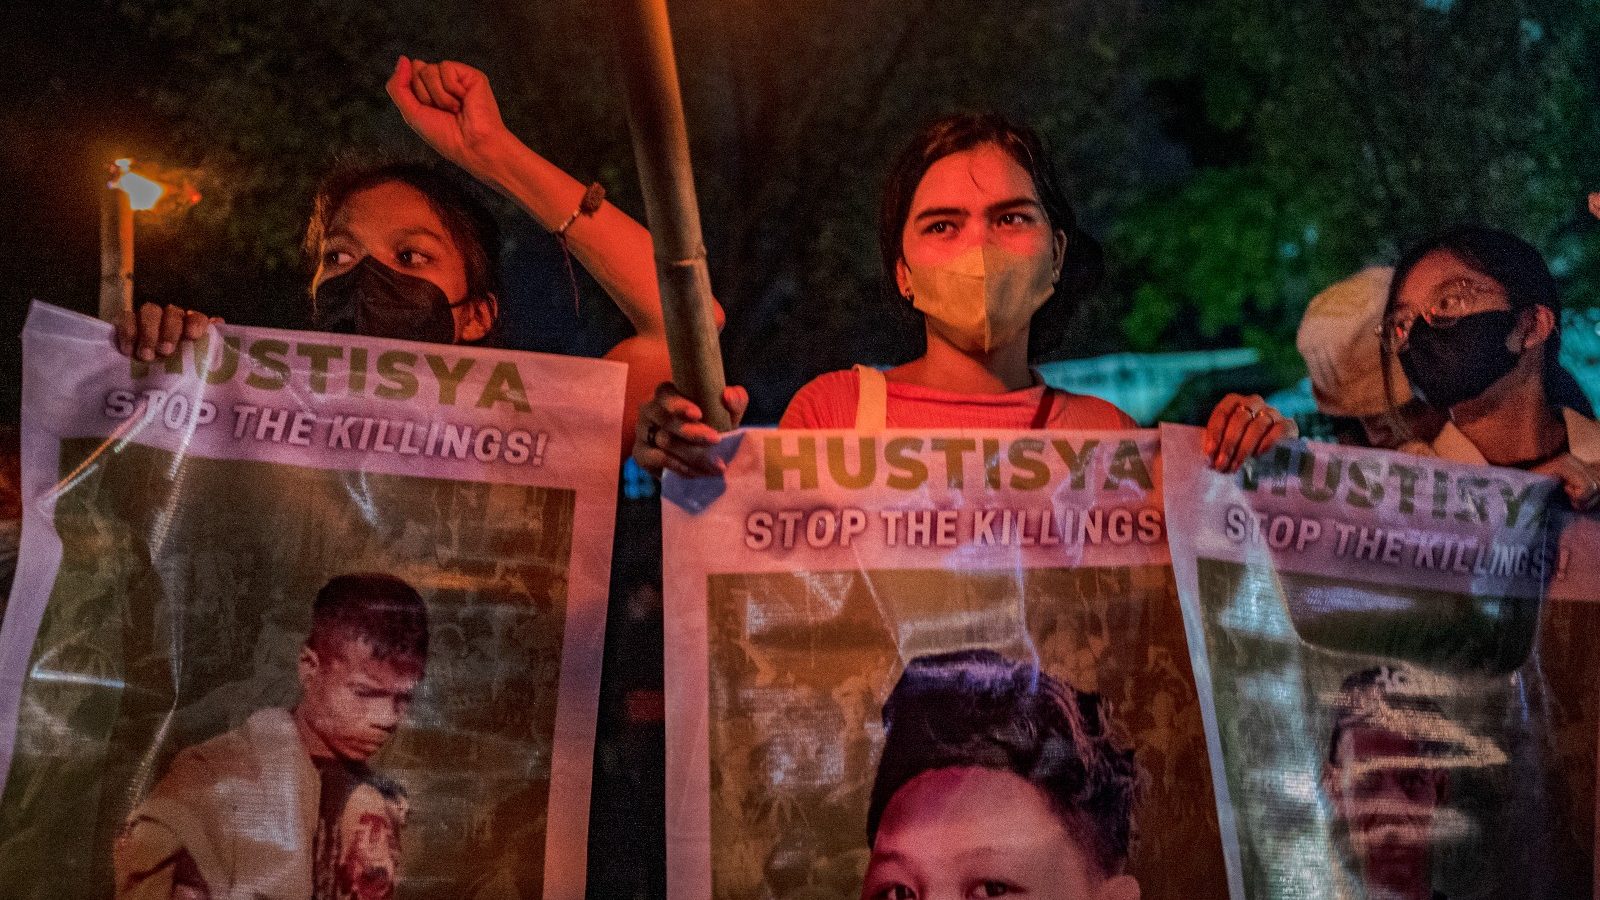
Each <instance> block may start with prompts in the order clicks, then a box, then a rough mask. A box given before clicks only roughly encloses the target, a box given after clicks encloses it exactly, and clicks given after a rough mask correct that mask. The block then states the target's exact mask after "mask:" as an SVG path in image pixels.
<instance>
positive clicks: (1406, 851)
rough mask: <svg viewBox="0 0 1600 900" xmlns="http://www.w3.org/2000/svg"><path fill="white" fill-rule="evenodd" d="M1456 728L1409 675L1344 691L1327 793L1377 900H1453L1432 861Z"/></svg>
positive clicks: (1399, 673) (1357, 679) (1372, 675)
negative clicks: (1440, 885) (1439, 885)
mask: <svg viewBox="0 0 1600 900" xmlns="http://www.w3.org/2000/svg"><path fill="white" fill-rule="evenodd" d="M1457 730H1458V729H1455V728H1453V727H1452V725H1451V723H1449V722H1448V720H1446V718H1445V716H1444V714H1443V711H1442V710H1441V709H1440V707H1439V705H1438V703H1437V702H1435V701H1433V700H1432V699H1430V698H1428V697H1427V696H1425V695H1424V694H1423V693H1422V692H1421V691H1420V690H1418V688H1417V685H1416V683H1415V680H1414V678H1413V677H1412V675H1411V673H1410V672H1408V671H1407V670H1406V669H1405V668H1403V667H1397V666H1379V667H1376V668H1371V669H1366V670H1364V671H1361V672H1356V673H1354V674H1352V675H1350V676H1349V677H1347V678H1345V680H1344V683H1343V684H1342V685H1341V686H1340V689H1339V697H1338V701H1337V705H1336V707H1335V716H1334V724H1333V734H1332V738H1331V739H1330V741H1329V746H1328V758H1327V765H1326V770H1325V774H1324V787H1325V790H1326V791H1327V795H1328V798H1329V800H1330V801H1331V803H1332V806H1333V815H1334V821H1335V825H1336V826H1337V827H1338V828H1339V829H1340V830H1342V831H1343V833H1344V834H1345V836H1346V838H1347V840H1348V849H1349V853H1350V855H1351V857H1352V862H1353V863H1354V865H1355V867H1356V869H1357V870H1358V871H1359V873H1360V876H1361V879H1362V881H1363V882H1364V883H1365V884H1366V889H1367V896H1369V897H1371V898H1373V900H1445V895H1444V894H1443V893H1441V892H1440V891H1438V890H1435V888H1434V859H1433V857H1434V845H1435V843H1436V842H1437V841H1438V839H1439V837H1440V835H1441V832H1442V831H1444V830H1445V829H1446V828H1447V827H1448V824H1447V823H1448V822H1449V821H1450V808H1449V801H1450V767H1451V766H1452V765H1454V764H1456V763H1459V762H1460V759H1459V754H1458V750H1459V745H1458V742H1456V741H1454V740H1452V739H1451V738H1450V735H1451V734H1452V733H1453V732H1454V731H1457Z"/></svg>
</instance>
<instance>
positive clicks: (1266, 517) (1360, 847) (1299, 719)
mask: <svg viewBox="0 0 1600 900" xmlns="http://www.w3.org/2000/svg"><path fill="white" fill-rule="evenodd" d="M1161 437H1162V451H1163V458H1164V459H1165V461H1166V463H1167V469H1166V476H1167V477H1166V502H1167V515H1168V517H1169V521H1172V522H1174V523H1176V522H1182V523H1184V527H1182V528H1178V527H1173V528H1172V529H1171V532H1170V538H1171V545H1172V561H1173V568H1174V571H1175V572H1176V574H1177V578H1178V586H1179V589H1180V591H1181V592H1182V595H1183V604H1184V614H1185V620H1186V623H1187V625H1188V627H1189V635H1190V646H1191V649H1192V652H1193V653H1194V660H1195V663H1194V668H1195V677H1196V681H1197V683H1198V685H1199V688H1200V696H1201V701H1202V705H1203V707H1204V709H1205V712H1206V730H1207V734H1208V738H1209V740H1210V744H1211V746H1212V748H1213V760H1212V772H1213V778H1214V784H1215V788H1216V792H1217V801H1218V807H1219V813H1218V815H1219V819H1220V822H1221V827H1222V838H1223V844H1224V847H1225V848H1226V852H1227V858H1228V875H1229V881H1230V887H1231V894H1232V896H1233V897H1234V898H1235V900H1265V898H1278V897H1297V898H1307V900H1322V898H1327V900H1332V898H1340V900H1343V898H1363V897H1372V898H1380V897H1381V898H1387V897H1397V898H1398V897H1404V898H1410V897H1422V898H1441V897H1453V898H1461V897H1474V898H1478V897H1496V898H1498V897H1516V898H1527V900H1531V898H1562V900H1574V898H1583V897H1591V896H1593V893H1594V888H1593V878H1594V875H1593V863H1594V840H1595V832H1594V824H1595V768H1596V759H1597V754H1596V729H1597V723H1600V716H1597V708H1600V704H1597V696H1596V695H1597V692H1600V679H1597V678H1596V673H1597V671H1600V669H1597V668H1596V661H1597V658H1600V657H1597V652H1596V642H1595V640H1594V635H1595V634H1597V633H1600V631H1597V628H1600V615H1597V613H1600V604H1597V603H1595V602H1594V600H1595V599H1596V597H1595V591H1594V586H1595V584H1596V583H1597V582H1596V581H1595V580H1594V578H1593V574H1592V567H1593V563H1592V562H1587V563H1585V562H1582V561H1580V559H1579V558H1580V557H1584V558H1587V560H1593V559H1594V558H1595V557H1596V556H1600V543H1595V542H1593V541H1592V539H1590V538H1582V537H1578V540H1579V545H1574V544H1572V543H1571V541H1572V540H1573V539H1574V537H1575V536H1578V534H1579V532H1578V531H1577V530H1573V531H1571V533H1563V532H1564V530H1566V529H1565V528H1564V526H1565V524H1566V522H1565V519H1564V517H1563V516H1562V514H1560V513H1559V512H1558V511H1556V509H1555V508H1554V507H1555V506H1559V505H1560V504H1559V502H1558V501H1556V500H1555V499H1554V498H1556V497H1557V496H1558V494H1559V487H1558V485H1557V484H1556V483H1555V482H1554V481H1552V480H1550V479H1545V478H1541V477H1538V476H1534V475H1529V474H1527V473H1523V472H1519V471H1515V470H1506V469H1492V468H1488V467H1481V466H1467V465H1457V464H1452V463H1448V462H1444V461H1441V460H1438V459H1433V458H1427V457H1419V456H1412V455H1408V454H1402V453H1391V452H1385V451H1379V450H1365V449H1357V448H1351V447H1336V446H1330V445H1323V444H1316V443H1307V442H1300V441H1295V442H1288V443H1285V444H1282V445H1280V446H1278V447H1276V448H1274V449H1273V450H1272V451H1270V452H1269V453H1267V454H1265V455H1263V456H1260V457H1257V458H1256V459H1254V460H1251V461H1249V462H1247V463H1246V465H1245V466H1244V468H1243V469H1242V470H1241V471H1240V472H1238V473H1236V474H1232V475H1222V474H1218V473H1216V472H1214V471H1212V470H1211V469H1210V468H1208V467H1207V466H1206V464H1205V458H1204V456H1203V455H1202V453H1201V449H1200V441H1201V433H1200V431H1199V430H1198V429H1193V428H1184V427H1178V426H1162V430H1161ZM1585 541H1587V542H1588V543H1587V545H1586V546H1580V545H1581V544H1583V542H1585ZM1583 565H1587V566H1589V568H1590V570H1591V571H1590V574H1587V575H1584V574H1575V570H1576V569H1578V568H1580V567H1581V566H1583ZM1563 584H1565V585H1567V587H1566V588H1563V589H1558V586H1561V585H1563ZM1563 594H1565V596H1561V595H1563ZM1585 595H1587V596H1585Z"/></svg>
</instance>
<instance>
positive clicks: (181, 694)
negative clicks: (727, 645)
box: [0, 305, 623, 900]
mask: <svg viewBox="0 0 1600 900" xmlns="http://www.w3.org/2000/svg"><path fill="white" fill-rule="evenodd" d="M23 344H24V365H25V374H24V380H23V438H22V439H23V447H22V451H23V478H24V485H23V496H24V502H25V504H26V508H25V513H24V522H23V550H22V555H21V560H20V566H19V570H18V574H17V578H16V583H15V587H14V589H13V592H12V595H11V599H10V605H9V607H8V609H7V613H6V618H5V622H4V628H3V630H0V773H4V789H3V793H0V885H4V888H3V890H0V892H3V893H4V894H5V896H6V897H8V898H15V900H24V898H29V900H33V898H37V900H46V898H60V897H110V896H117V897H130V898H132V897H140V898H142V897H160V898H162V900H165V898H168V897H209V898H215V900H221V898H244V897H249V898H281V900H306V898H312V897H314V898H319V900H321V898H328V900H332V898H346V897H360V898H380V897H390V896H403V897H416V898H423V897H438V898H490V897H494V898H502V897H525V898H534V897H561V898H579V897H582V896H583V890H584V888H583V873H584V870H585V862H584V848H585V834H586V829H587V824H588V796H589V772H590V764H591V759H592V755H591V754H592V748H593V737H594V714H595V713H594V710H595V702H596V695H597V689H598V680H599V664H600V648H601V642H602V629H603V626H604V605H605V597H606V581H607V574H608V571H609V560H610V548H611V533H612V527H613V521H614V518H613V517H614V504H615V498H616V475H617V467H616V456H615V452H616V451H615V446H616V435H617V433H618V430H619V428H620V422H619V420H620V415H621V402H622V387H623V368H622V367H621V366H618V365H615V364H612V363H606V362H600V361H593V360H578V359H569V358H563V357H554V356H542V355H535V354H528V353H513V352H507V351H492V350H478V349H468V348H461V347H448V346H437V345H427V344H415V343H410V342H405V341H392V340H379V339H369V338H359V337H345V336H332V335H324V334H311V333H303V332H290V331H273V330H266V329H252V328H234V327H227V326H219V327H214V328H212V329H211V330H210V331H209V333H208V335H207V337H206V339H205V340H202V341H200V342H197V343H196V344H194V345H193V346H192V347H189V346H185V347H182V348H180V350H179V353H177V354H175V355H174V356H172V357H171V358H170V359H169V360H167V361H166V362H163V363H157V364H154V365H143V364H137V363H134V364H130V362H129V361H128V360H127V359H126V358H124V357H121V356H119V355H117V353H116V352H115V351H114V350H113V349H112V344H111V337H110V328H109V326H107V325H105V324H103V323H100V322H97V321H95V320H91V319H87V318H84V317H82V316H78V315H75V314H72V313H68V312H65V311H63V310H60V309H56V308H52V307H48V306H43V305H35V306H34V308H33V310H32V312H31V314H30V317H29V320H28V324H27V328H26V329H25V331H24V334H23Z"/></svg>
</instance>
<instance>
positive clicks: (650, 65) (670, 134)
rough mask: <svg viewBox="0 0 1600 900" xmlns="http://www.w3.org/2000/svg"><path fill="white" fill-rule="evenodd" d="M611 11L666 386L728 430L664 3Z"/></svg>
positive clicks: (620, 0) (623, 3)
mask: <svg viewBox="0 0 1600 900" xmlns="http://www.w3.org/2000/svg"><path fill="white" fill-rule="evenodd" d="M611 11H612V17H611V19H612V21H611V25H612V34H613V35H614V40H615V46H616V58H617V67H618V70H619V71H620V72H621V76H622V89H623V96H624V97H625V98H626V102H627V108H628V126H629V131H630V132H631V133H632V134H633V156H634V160H635V164H636V165H637V167H638V170H639V182H640V186H641V187H642V189H643V191H644V201H645V218H646V221H647V222H648V224H649V226H650V234H651V237H652V238H653V239H654V241H655V251H656V277H657V279H658V280H659V282H660V284H661V309H662V313H663V316H664V318H665V320H666V327H667V349H668V351H669V353H670V354H671V358H672V380H673V383H674V384H676V385H677V386H678V390H680V391H682V392H683V393H684V396H686V397H688V398H689V399H690V400H693V401H694V402H695V403H696V404H697V405H699V407H700V409H701V410H702V412H703V413H704V414H705V421H706V424H708V425H710V426H712V427H713V428H715V429H717V430H718V431H727V430H728V429H729V428H731V427H732V423H731V422H730V421H729V419H728V414H727V411H726V410H725V409H723V406H722V389H723V387H724V385H725V384H726V382H725V381H724V379H723V371H722V350H721V347H720V345H719V344H718V342H717V325H716V321H715V318H714V317H713V314H712V303H713V299H712V295H711V275H710V272H709V271H708V270H707V269H706V249H705V242H704V240H703V239H702V238H701V235H700V208H699V205H698V203H697V201H696V199H695V192H694V172H693V170H692V168H691V167H690V164H689V136H688V130H687V129H686V127H685V126H684V120H683V99H682V97H681V95H680V94H679V91H678V65H677V61H676V60H675V59H674V57H673V52H672V33H671V31H670V30H669V28H668V22H667V4H666V0H613V2H612V4H611Z"/></svg>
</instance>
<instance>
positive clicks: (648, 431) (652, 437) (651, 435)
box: [644, 422, 661, 450]
mask: <svg viewBox="0 0 1600 900" xmlns="http://www.w3.org/2000/svg"><path fill="white" fill-rule="evenodd" d="M660 431H661V426H660V425H657V424H656V423H654V422H651V423H650V424H649V425H648V426H646V427H645V430H644V442H645V444H646V445H647V446H649V447H652V448H654V449H656V450H660V449H661V445H659V444H657V443H656V434H657V433H658V432H660Z"/></svg>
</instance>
